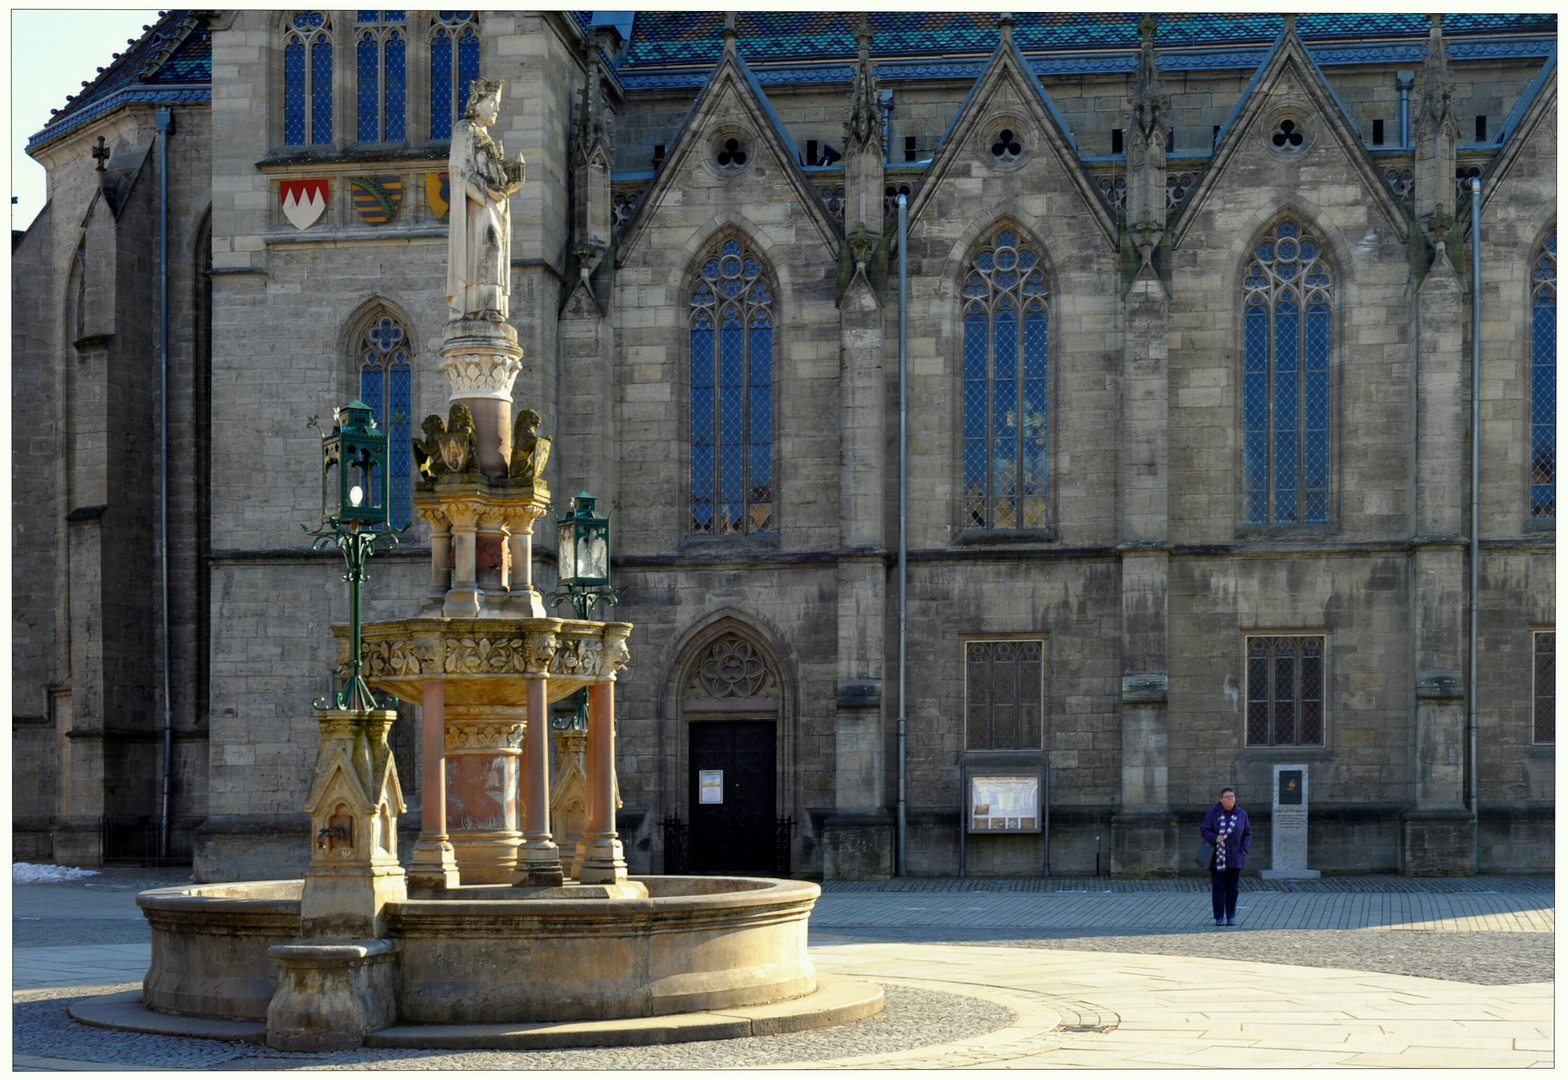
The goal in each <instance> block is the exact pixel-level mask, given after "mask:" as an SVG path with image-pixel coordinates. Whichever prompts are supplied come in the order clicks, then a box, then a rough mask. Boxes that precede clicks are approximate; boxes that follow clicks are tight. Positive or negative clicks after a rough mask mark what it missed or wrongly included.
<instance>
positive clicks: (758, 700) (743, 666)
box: [681, 632, 784, 874]
mask: <svg viewBox="0 0 1568 1080" xmlns="http://www.w3.org/2000/svg"><path fill="white" fill-rule="evenodd" d="M689 670H690V674H689V675H688V677H687V679H686V681H685V684H684V686H683V688H682V698H681V715H682V717H683V718H684V719H685V721H686V784H685V787H686V799H687V803H686V805H687V812H688V814H689V815H690V816H689V817H688V819H687V820H689V821H690V822H691V827H690V832H689V833H688V848H687V850H688V858H689V862H688V867H689V869H690V870H691V871H692V872H693V873H764V874H772V873H774V872H775V871H776V870H777V852H778V846H777V845H778V820H779V809H778V736H779V721H780V719H781V714H782V708H783V704H784V701H783V694H782V691H781V689H780V684H779V679H778V675H777V672H776V668H775V666H774V665H773V664H772V662H771V661H770V660H769V658H768V657H767V656H766V654H765V653H763V651H762V650H761V649H760V648H759V647H758V646H757V645H756V644H755V643H754V642H752V641H750V640H749V639H748V638H746V637H744V636H742V635H741V634H738V633H734V632H726V633H724V634H721V635H720V636H719V637H718V638H716V639H715V640H713V641H712V642H711V643H709V644H708V645H706V646H704V647H703V648H702V650H701V651H700V652H699V654H698V656H697V658H696V659H695V661H694V662H693V664H692V665H691V668H690V669H689Z"/></svg>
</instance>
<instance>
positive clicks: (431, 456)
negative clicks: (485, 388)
mask: <svg viewBox="0 0 1568 1080" xmlns="http://www.w3.org/2000/svg"><path fill="white" fill-rule="evenodd" d="M420 426H421V427H422V428H423V429H424V432H425V437H424V438H423V439H414V440H413V444H414V464H415V466H416V467H417V468H418V469H419V479H420V480H436V479H439V478H440V477H442V476H445V475H446V474H447V473H463V472H467V471H468V470H469V469H470V468H472V467H473V464H474V414H473V413H472V412H470V411H469V409H468V406H467V405H464V404H462V403H461V402H458V403H456V404H454V405H453V406H452V412H451V419H450V420H448V421H443V420H442V419H441V417H440V415H439V414H437V413H431V414H430V415H429V416H427V417H425V422H424V423H423V424H422V425H420ZM546 441H547V442H548V440H546Z"/></svg>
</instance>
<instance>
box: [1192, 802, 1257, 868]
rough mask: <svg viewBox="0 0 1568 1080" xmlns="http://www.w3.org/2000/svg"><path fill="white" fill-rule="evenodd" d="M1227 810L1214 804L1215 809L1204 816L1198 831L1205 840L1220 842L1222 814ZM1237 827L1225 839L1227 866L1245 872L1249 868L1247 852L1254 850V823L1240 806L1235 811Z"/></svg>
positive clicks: (1213, 842)
mask: <svg viewBox="0 0 1568 1080" xmlns="http://www.w3.org/2000/svg"><path fill="white" fill-rule="evenodd" d="M1224 812H1225V808H1224V807H1223V806H1221V805H1220V804H1219V803H1215V804H1214V809H1212V810H1210V811H1209V812H1208V813H1207V814H1204V815H1203V824H1202V825H1200V826H1199V827H1198V831H1199V832H1201V833H1202V834H1203V838H1204V839H1205V840H1207V841H1208V842H1209V843H1211V844H1215V843H1218V842H1219V838H1220V829H1219V822H1220V814H1222V813H1224ZM1234 813H1235V815H1236V827H1235V828H1234V829H1232V830H1231V834H1230V836H1228V837H1226V839H1225V866H1226V868H1227V869H1231V870H1245V869H1246V868H1247V852H1249V851H1251V850H1252V822H1251V821H1249V820H1248V819H1247V812H1246V811H1245V810H1243V809H1242V808H1241V807H1240V806H1237V807H1236V809H1235V811H1234Z"/></svg>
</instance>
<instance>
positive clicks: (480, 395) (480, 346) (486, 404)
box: [441, 319, 523, 480]
mask: <svg viewBox="0 0 1568 1080" xmlns="http://www.w3.org/2000/svg"><path fill="white" fill-rule="evenodd" d="M522 362H523V350H522V349H521V348H520V347H519V346H518V344H517V331H516V330H515V329H513V328H512V327H511V326H509V325H508V324H506V323H497V322H490V321H489V320H486V319H455V320H453V321H452V322H450V323H448V324H447V332H446V341H445V342H444V343H443V344H442V346H441V370H442V371H444V372H446V375H447V380H448V381H449V382H450V384H451V387H452V394H451V401H452V403H453V404H454V405H456V404H462V405H466V406H468V411H469V412H471V413H472V414H473V417H474V438H475V443H476V453H477V455H478V458H479V471H480V472H482V473H484V475H485V476H486V477H488V478H489V479H491V480H500V479H502V478H503V477H505V476H506V473H507V463H508V461H509V460H510V458H511V453H512V383H513V381H514V380H516V378H517V373H518V371H519V370H521V368H522Z"/></svg>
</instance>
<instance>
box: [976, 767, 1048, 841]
mask: <svg viewBox="0 0 1568 1080" xmlns="http://www.w3.org/2000/svg"><path fill="white" fill-rule="evenodd" d="M969 831H970V832H972V833H980V832H984V833H998V832H1010V833H1037V832H1039V831H1040V777H1039V776H1038V775H1034V776H971V777H970V778H969Z"/></svg>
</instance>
